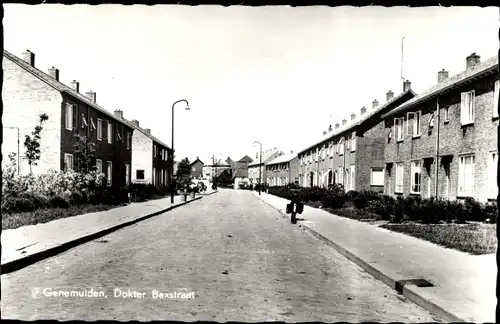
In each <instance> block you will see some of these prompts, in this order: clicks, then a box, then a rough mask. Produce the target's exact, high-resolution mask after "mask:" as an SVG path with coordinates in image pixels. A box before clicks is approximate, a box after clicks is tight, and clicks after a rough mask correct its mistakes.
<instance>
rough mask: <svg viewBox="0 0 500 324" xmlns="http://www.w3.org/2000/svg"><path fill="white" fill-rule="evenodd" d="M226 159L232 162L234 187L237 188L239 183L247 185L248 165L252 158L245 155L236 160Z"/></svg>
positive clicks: (248, 180) (248, 181) (248, 182)
mask: <svg viewBox="0 0 500 324" xmlns="http://www.w3.org/2000/svg"><path fill="white" fill-rule="evenodd" d="M226 161H227V162H229V163H230V164H232V166H231V168H232V170H233V172H232V176H233V183H234V189H238V188H239V186H240V184H244V185H249V184H250V179H249V178H248V165H249V164H250V163H252V162H253V161H252V159H251V158H250V157H249V156H248V155H245V156H244V157H242V158H241V159H239V160H238V161H237V162H234V161H232V160H231V159H230V158H228V159H227V160H226Z"/></svg>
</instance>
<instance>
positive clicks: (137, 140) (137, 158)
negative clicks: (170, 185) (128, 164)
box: [132, 130, 153, 183]
mask: <svg viewBox="0 0 500 324" xmlns="http://www.w3.org/2000/svg"><path fill="white" fill-rule="evenodd" d="M137 170H144V180H140V179H137ZM132 182H134V183H153V140H152V139H151V138H150V137H148V136H146V135H145V134H143V133H142V132H141V131H139V130H134V132H133V134H132Z"/></svg>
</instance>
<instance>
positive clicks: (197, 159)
mask: <svg viewBox="0 0 500 324" xmlns="http://www.w3.org/2000/svg"><path fill="white" fill-rule="evenodd" d="M196 162H201V164H203V165H205V163H203V162H202V161H201V160H200V158H198V157H197V158H196V160H194V161H193V162H191V165H193V164H195V163H196Z"/></svg>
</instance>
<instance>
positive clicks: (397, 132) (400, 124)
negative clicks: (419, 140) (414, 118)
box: [394, 117, 405, 142]
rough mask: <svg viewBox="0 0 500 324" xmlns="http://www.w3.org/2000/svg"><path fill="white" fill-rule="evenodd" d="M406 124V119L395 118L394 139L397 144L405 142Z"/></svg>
mask: <svg viewBox="0 0 500 324" xmlns="http://www.w3.org/2000/svg"><path fill="white" fill-rule="evenodd" d="M404 122H405V118H404V117H400V118H394V138H395V139H396V141H397V142H402V141H403V140H404Z"/></svg>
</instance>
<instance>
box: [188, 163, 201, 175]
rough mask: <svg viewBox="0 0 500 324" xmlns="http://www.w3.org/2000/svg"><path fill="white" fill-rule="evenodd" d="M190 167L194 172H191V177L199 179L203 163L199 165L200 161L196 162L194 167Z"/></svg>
mask: <svg viewBox="0 0 500 324" xmlns="http://www.w3.org/2000/svg"><path fill="white" fill-rule="evenodd" d="M192 167H193V168H194V170H192V171H191V175H192V176H193V177H194V178H199V177H201V176H202V175H203V172H202V170H203V163H201V162H200V161H197V162H196V163H195V164H194V165H192Z"/></svg>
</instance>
